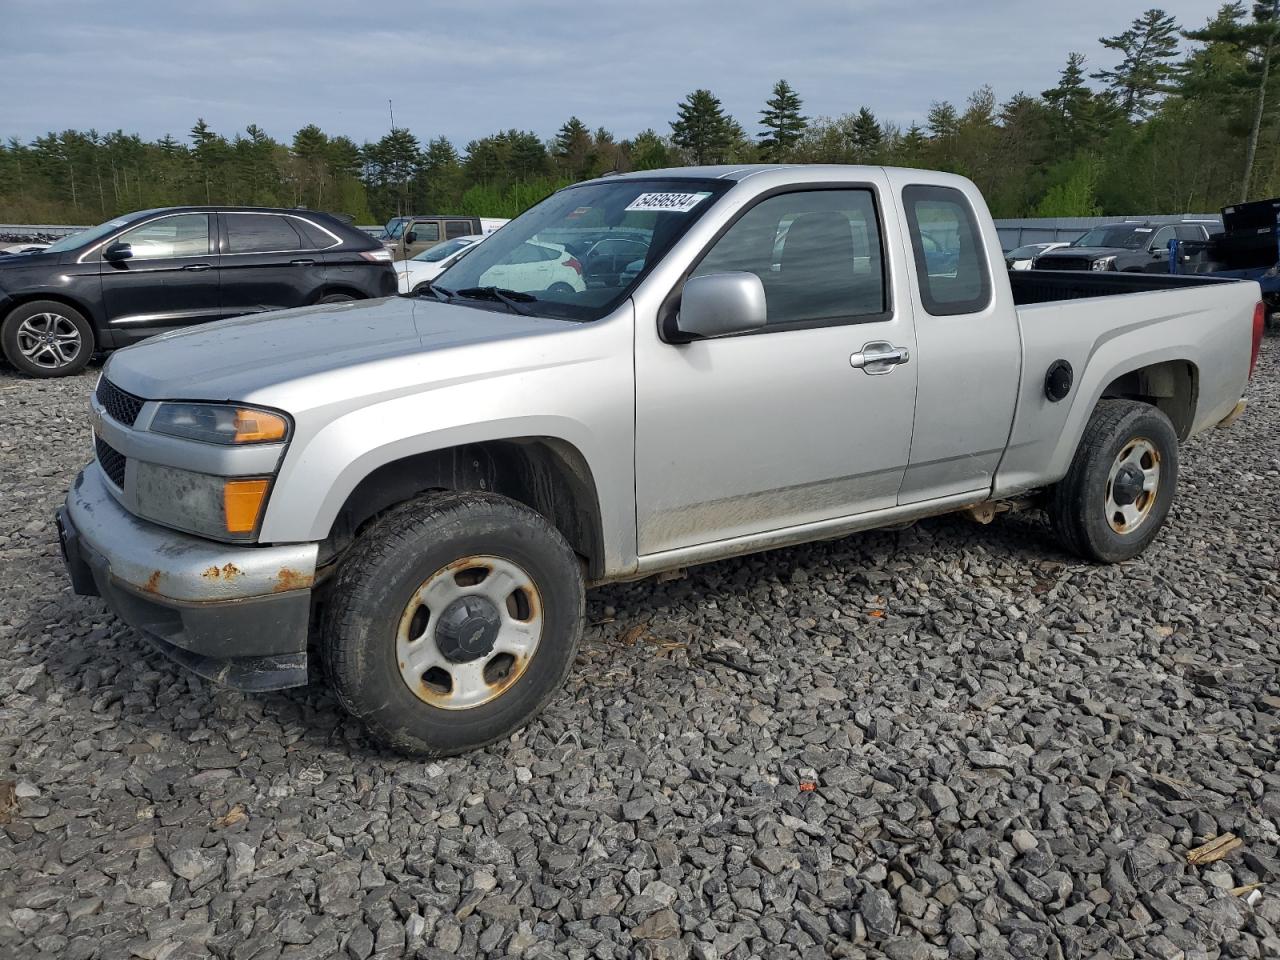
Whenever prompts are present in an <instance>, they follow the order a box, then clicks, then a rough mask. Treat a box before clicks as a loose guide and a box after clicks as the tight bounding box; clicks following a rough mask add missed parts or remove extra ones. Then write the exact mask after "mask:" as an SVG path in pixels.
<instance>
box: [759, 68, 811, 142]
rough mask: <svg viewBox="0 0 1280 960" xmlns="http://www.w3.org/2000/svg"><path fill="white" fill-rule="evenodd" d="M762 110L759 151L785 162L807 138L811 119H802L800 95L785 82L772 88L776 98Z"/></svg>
mask: <svg viewBox="0 0 1280 960" xmlns="http://www.w3.org/2000/svg"><path fill="white" fill-rule="evenodd" d="M764 106H765V108H764V110H762V111H760V126H762V127H764V131H763V132H762V133H761V134H760V149H761V151H763V153H764V156H765V158H766V159H769V160H774V161H777V160H785V159H786V158H787V157H788V155H789V154H790V152H791V150H792V149H793V148H794V147H795V145H796V144H797V143H799V142H800V138H801V137H802V136H804V131H805V126H806V124H807V123H808V122H809V119H808V117H804V116H801V114H800V109H801V103H800V96H799V95H798V94H797V93H796V92H795V90H793V89H792V88H791V84H789V83H787V81H785V80H779V81H778V82H777V83H775V84H774V85H773V96H772V97H770V98H769V99H768V100H766V101H765V104H764Z"/></svg>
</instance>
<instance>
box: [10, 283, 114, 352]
mask: <svg viewBox="0 0 1280 960" xmlns="http://www.w3.org/2000/svg"><path fill="white" fill-rule="evenodd" d="M40 300H48V301H50V302H51V303H61V304H62V305H63V306H67V307H70V308H71V309H72V310H75V311H77V312H78V313H80V314H82V315H83V316H84V318H85V319H86V320H87V321H89V326H90V328H92V330H93V336H94V338H95V339H96V340H98V341H99V345H101V341H102V323H101V322H100V320H99V318H98V316H97V314H96V313H95V312H94V310H93V308H92V307H90V306H89V305H88V304H87V303H85V302H84V301H82V300H79V299H77V298H76V297H71V296H68V295H67V294H65V293H63V292H62V291H60V290H59V291H53V292H47V291H43V290H32V291H29V292H24V293H15V294H13V295H12V298H11V299H10V300H9V302H8V303H6V304H5V305H4V316H3V317H2V318H0V323H2V322H4V321H6V320H8V319H9V317H10V316H11V315H12V314H13V311H15V310H17V309H18V308H19V307H25V306H26V305H27V304H28V303H36V302H37V301H40Z"/></svg>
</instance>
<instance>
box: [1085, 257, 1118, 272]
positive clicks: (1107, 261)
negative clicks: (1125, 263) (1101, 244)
mask: <svg viewBox="0 0 1280 960" xmlns="http://www.w3.org/2000/svg"><path fill="white" fill-rule="evenodd" d="M1115 268H1116V258H1115V257H1099V258H1098V259H1097V260H1095V261H1093V266H1091V267H1090V268H1089V269H1090V270H1114V269H1115Z"/></svg>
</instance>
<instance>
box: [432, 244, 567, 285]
mask: <svg viewBox="0 0 1280 960" xmlns="http://www.w3.org/2000/svg"><path fill="white" fill-rule="evenodd" d="M476 252H477V253H478V252H479V251H476ZM464 262H465V261H464ZM475 279H476V284H475V285H476V286H481V287H503V288H506V289H509V290H514V291H516V292H518V293H521V294H553V295H555V296H563V295H565V294H570V293H575V292H576V293H580V292H582V291H583V290H585V289H586V288H587V285H586V283H585V282H584V281H583V279H582V264H581V263H579V262H578V261H577V259H576V258H575V257H574V256H573V254H571V253H569V251H567V250H566V249H565V248H564V247H563V246H562V245H560V244H558V243H547V242H542V241H534V240H527V241H525V242H523V243H520V244H517V245H516V246H515V247H513V248H512V249H511V250H510V251H508V252H507V254H506V256H504V257H503V259H502V260H501V261H499V262H497V263H493V264H491V265H489V266H488V267H486V268H485V270H484V271H483V272H482V273H481V274H480V275H479V276H478V277H476V278H475ZM449 282H450V283H453V282H454V280H453V277H452V276H450V278H449ZM464 283H465V284H466V285H467V286H470V285H471V284H470V282H469V281H464Z"/></svg>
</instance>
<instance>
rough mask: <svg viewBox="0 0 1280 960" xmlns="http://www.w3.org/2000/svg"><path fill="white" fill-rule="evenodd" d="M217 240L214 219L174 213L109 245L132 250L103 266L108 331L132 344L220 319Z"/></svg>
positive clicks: (147, 224) (144, 225) (103, 263)
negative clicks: (122, 257) (122, 244)
mask: <svg viewBox="0 0 1280 960" xmlns="http://www.w3.org/2000/svg"><path fill="white" fill-rule="evenodd" d="M215 236H216V232H215V231H214V229H213V215H212V214H209V213H173V214H166V215H165V216H161V217H157V218H155V219H154V220H148V221H146V222H145V223H142V224H139V225H138V226H136V227H134V228H132V229H131V230H127V231H126V232H125V233H123V234H121V235H120V236H119V237H117V238H116V239H115V240H114V241H113V242H112V243H111V244H108V245H107V247H108V248H109V247H113V246H115V245H116V244H118V243H125V244H128V245H129V253H130V256H128V257H127V258H125V259H120V260H108V259H106V258H105V257H104V258H103V260H102V298H103V302H104V303H105V304H106V312H107V325H108V326H109V327H110V328H111V329H112V330H113V331H115V332H116V333H117V335H118V336H119V337H120V338H121V339H122V340H123V341H130V340H140V339H142V338H143V337H147V336H151V335H152V334H156V333H161V332H163V331H165V330H174V329H179V328H181V327H185V326H190V325H191V324H196V323H204V322H206V321H209V320H216V319H218V317H219V310H220V305H219V290H218V287H219V257H218V255H217V254H216V253H215V252H213V251H214V250H215V244H214V238H215ZM104 249H105V248H104Z"/></svg>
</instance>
